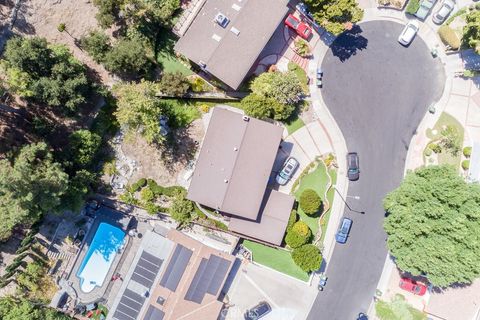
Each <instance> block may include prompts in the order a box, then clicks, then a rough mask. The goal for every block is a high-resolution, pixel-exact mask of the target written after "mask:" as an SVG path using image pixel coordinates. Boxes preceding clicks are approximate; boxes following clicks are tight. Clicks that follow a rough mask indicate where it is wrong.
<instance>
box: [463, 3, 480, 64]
mask: <svg viewBox="0 0 480 320" xmlns="http://www.w3.org/2000/svg"><path fill="white" fill-rule="evenodd" d="M465 20H466V21H467V25H466V26H465V27H463V36H462V42H463V43H465V44H466V45H467V46H468V47H470V48H473V49H475V51H476V53H477V54H480V10H473V11H471V12H469V13H468V14H467V16H466V18H465Z"/></svg>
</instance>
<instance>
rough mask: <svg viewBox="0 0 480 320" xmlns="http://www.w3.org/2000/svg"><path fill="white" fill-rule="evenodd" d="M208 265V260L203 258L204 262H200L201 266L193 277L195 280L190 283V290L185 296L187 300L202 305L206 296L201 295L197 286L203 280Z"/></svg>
mask: <svg viewBox="0 0 480 320" xmlns="http://www.w3.org/2000/svg"><path fill="white" fill-rule="evenodd" d="M207 264H208V260H207V259H205V258H202V260H201V261H200V265H199V266H198V269H197V272H195V275H194V276H193V280H192V282H191V283H190V287H189V288H188V291H187V293H186V294H185V300H189V301H193V302H196V303H202V300H203V296H204V294H199V291H198V290H197V286H198V284H199V282H200V280H201V278H202V275H203V272H204V271H205V268H206V267H207Z"/></svg>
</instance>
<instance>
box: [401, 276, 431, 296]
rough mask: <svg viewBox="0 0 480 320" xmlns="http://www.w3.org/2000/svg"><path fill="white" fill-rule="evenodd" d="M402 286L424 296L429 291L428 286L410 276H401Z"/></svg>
mask: <svg viewBox="0 0 480 320" xmlns="http://www.w3.org/2000/svg"><path fill="white" fill-rule="evenodd" d="M399 286H400V288H402V289H403V290H406V291H409V292H411V293H413V294H416V295H419V296H423V295H424V294H425V292H427V286H426V285H424V284H423V283H419V282H417V281H415V280H413V279H410V278H401V279H400V283H399Z"/></svg>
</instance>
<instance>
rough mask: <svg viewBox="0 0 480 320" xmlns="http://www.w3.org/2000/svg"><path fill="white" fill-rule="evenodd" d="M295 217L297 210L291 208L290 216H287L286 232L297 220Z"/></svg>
mask: <svg viewBox="0 0 480 320" xmlns="http://www.w3.org/2000/svg"><path fill="white" fill-rule="evenodd" d="M297 219H298V216H297V210H295V209H293V210H292V212H290V217H289V218H288V224H287V232H289V231H290V230H292V228H293V225H294V224H295V222H297Z"/></svg>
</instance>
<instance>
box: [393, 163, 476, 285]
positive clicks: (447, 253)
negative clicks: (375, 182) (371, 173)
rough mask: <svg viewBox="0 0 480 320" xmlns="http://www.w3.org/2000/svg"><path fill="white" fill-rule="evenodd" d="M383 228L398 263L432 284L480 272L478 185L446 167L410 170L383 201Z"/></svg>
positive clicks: (467, 279) (468, 278)
mask: <svg viewBox="0 0 480 320" xmlns="http://www.w3.org/2000/svg"><path fill="white" fill-rule="evenodd" d="M384 207H385V210H386V211H387V213H388V215H387V217H386V219H385V223H384V228H385V231H386V232H387V234H388V241H387V244H388V248H389V249H390V251H391V254H392V255H393V256H394V257H395V261H396V263H397V266H398V267H399V268H400V269H401V270H403V271H405V272H409V273H411V274H412V275H414V276H417V275H421V274H425V275H426V276H427V278H428V280H429V281H430V282H431V283H432V284H433V285H435V286H438V287H446V286H449V285H451V284H454V283H471V282H472V280H473V279H475V278H477V277H478V276H479V275H480V268H479V267H478V266H479V265H480V238H479V237H478V235H479V234H480V185H479V184H476V183H474V184H469V183H466V182H465V181H464V180H463V178H462V177H460V176H459V175H458V173H457V171H456V170H455V169H454V168H453V167H450V166H429V167H426V168H420V169H417V170H416V171H415V172H410V173H408V174H407V176H406V177H405V179H404V181H403V182H402V184H401V185H400V187H399V188H397V189H396V190H394V191H392V192H391V193H390V194H388V196H387V197H386V198H385V200H384Z"/></svg>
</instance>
